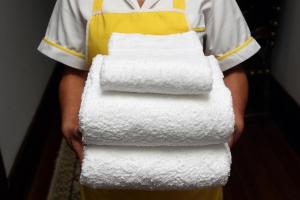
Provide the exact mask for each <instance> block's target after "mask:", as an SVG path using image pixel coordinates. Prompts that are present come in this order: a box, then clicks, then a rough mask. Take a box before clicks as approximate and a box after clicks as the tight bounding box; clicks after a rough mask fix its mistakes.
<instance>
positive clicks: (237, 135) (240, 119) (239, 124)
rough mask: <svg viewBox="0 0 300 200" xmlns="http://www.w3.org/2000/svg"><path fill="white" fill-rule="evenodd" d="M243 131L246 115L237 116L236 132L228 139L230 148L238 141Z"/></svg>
mask: <svg viewBox="0 0 300 200" xmlns="http://www.w3.org/2000/svg"><path fill="white" fill-rule="evenodd" d="M236 116H237V115H236ZM243 131H244V117H243V116H237V117H235V124H234V132H233V134H232V135H231V137H230V138H229V140H228V145H229V147H230V148H232V147H233V146H234V145H235V144H236V143H237V141H238V140H239V138H240V137H241V135H242V133H243Z"/></svg>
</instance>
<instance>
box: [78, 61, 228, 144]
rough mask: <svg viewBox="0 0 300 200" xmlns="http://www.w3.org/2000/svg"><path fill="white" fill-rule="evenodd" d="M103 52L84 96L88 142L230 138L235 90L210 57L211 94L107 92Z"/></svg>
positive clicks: (197, 141) (83, 128)
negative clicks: (102, 76) (103, 86)
mask: <svg viewBox="0 0 300 200" xmlns="http://www.w3.org/2000/svg"><path fill="white" fill-rule="evenodd" d="M102 59H103V57H102V56H96V57H95V58H94V60H93V64H92V66H91V68H90V72H89V75H88V78H87V81H86V84H85V88H84V92H83V95H82V102H81V107H80V111H79V122H80V129H81V132H82V133H83V142H84V143H85V144H96V145H136V146H166V145H167V146H190V145H194V146H195V145H197V146H198V145H208V144H220V143H225V142H226V141H227V140H228V138H229V137H230V135H231V134H232V133H233V130H234V114H233V108H232V97H231V93H230V90H229V89H228V88H227V87H226V86H225V84H224V82H223V73H222V71H221V70H220V67H219V65H218V63H217V61H216V59H215V58H214V57H213V56H210V57H209V58H208V60H209V61H210V66H211V67H212V77H213V88H212V91H211V92H210V93H209V95H193V96H184V95H160V94H142V93H126V92H104V91H102V90H101V88H100V84H99V82H100V80H99V78H100V69H101V65H100V64H101V63H102Z"/></svg>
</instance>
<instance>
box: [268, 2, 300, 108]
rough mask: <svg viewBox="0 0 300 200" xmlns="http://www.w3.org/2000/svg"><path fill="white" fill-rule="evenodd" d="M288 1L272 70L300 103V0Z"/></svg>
mask: <svg viewBox="0 0 300 200" xmlns="http://www.w3.org/2000/svg"><path fill="white" fill-rule="evenodd" d="M286 3H287V4H286V7H285V9H284V13H283V18H282V20H281V23H280V31H279V38H278V42H277V45H276V48H275V51H274V54H273V65H272V68H271V72H272V74H273V75H274V77H275V78H276V79H277V80H278V81H279V83H280V84H281V85H282V86H283V87H284V88H285V89H286V91H287V92H288V93H289V94H290V95H291V96H292V97H293V98H294V99H295V100H296V101H297V102H298V104H299V105H300V1H299V0H287V1H286Z"/></svg>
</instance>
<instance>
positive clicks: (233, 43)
mask: <svg viewBox="0 0 300 200" xmlns="http://www.w3.org/2000/svg"><path fill="white" fill-rule="evenodd" d="M93 2H94V0H57V2H56V4H55V7H54V10H53V13H52V15H51V19H50V21H49V24H48V27H47V31H46V35H45V38H44V39H43V40H42V41H41V43H40V45H39V47H38V50H39V51H40V52H42V53H43V54H45V55H47V56H49V57H50V58H52V59H54V60H56V61H58V62H61V63H64V64H65V65H68V66H70V67H73V68H77V69H80V70H89V68H88V67H87V66H86V60H85V55H86V51H87V49H86V28H87V23H88V20H89V18H90V17H91V16H92V14H93V13H92V8H93ZM172 7H173V0H145V2H144V4H143V6H142V7H141V8H140V7H139V4H138V2H137V0H104V3H103V11H104V12H116V11H130V12H131V11H132V12H135V11H136V10H147V9H153V10H156V9H157V10H161V9H171V8H172ZM185 14H186V16H187V19H188V21H189V23H190V25H191V27H192V28H194V29H195V30H202V29H204V31H198V32H197V34H198V35H199V40H200V41H201V42H202V44H203V47H204V53H205V54H206V55H215V56H216V57H217V58H218V60H219V64H220V67H221V69H222V71H225V70H227V69H229V68H232V67H234V66H236V65H238V64H240V63H241V62H243V61H245V60H246V59H248V58H249V57H251V56H252V55H254V54H255V53H256V52H257V51H258V50H259V49H260V46H259V44H258V43H257V42H256V40H255V39H253V38H252V37H251V33H250V30H249V28H248V25H247V23H246V21H245V19H244V17H243V15H242V13H241V11H240V8H239V7H238V5H237V3H236V0H186V8H185Z"/></svg>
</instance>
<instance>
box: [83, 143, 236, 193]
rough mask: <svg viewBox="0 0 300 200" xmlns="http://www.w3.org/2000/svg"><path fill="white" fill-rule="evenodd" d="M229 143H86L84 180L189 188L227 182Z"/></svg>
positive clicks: (88, 182) (119, 186)
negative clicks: (135, 144) (88, 144)
mask: <svg viewBox="0 0 300 200" xmlns="http://www.w3.org/2000/svg"><path fill="white" fill-rule="evenodd" d="M230 166H231V153H230V149H229V147H228V144H227V143H225V144H219V145H211V146H205V147H125V146H123V147H120V146H117V147H116V146H85V148H84V160H83V163H82V170H81V175H80V183H81V184H83V185H87V186H89V187H92V188H102V189H106V188H107V189H112V188H113V189H142V190H188V189H198V188H205V187H212V186H219V185H225V184H226V183H227V181H228V177H229V175H230Z"/></svg>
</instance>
